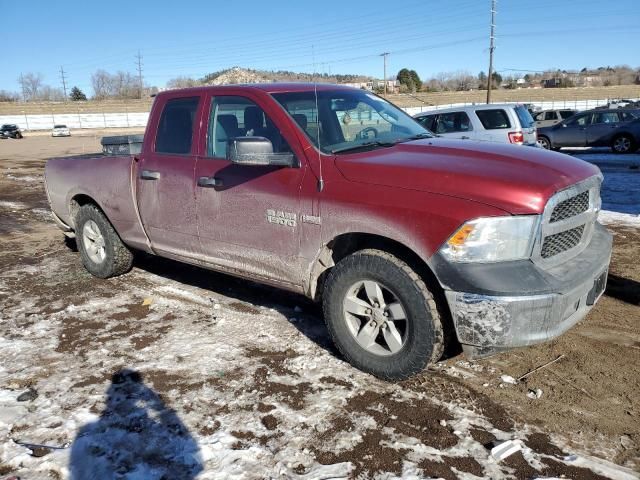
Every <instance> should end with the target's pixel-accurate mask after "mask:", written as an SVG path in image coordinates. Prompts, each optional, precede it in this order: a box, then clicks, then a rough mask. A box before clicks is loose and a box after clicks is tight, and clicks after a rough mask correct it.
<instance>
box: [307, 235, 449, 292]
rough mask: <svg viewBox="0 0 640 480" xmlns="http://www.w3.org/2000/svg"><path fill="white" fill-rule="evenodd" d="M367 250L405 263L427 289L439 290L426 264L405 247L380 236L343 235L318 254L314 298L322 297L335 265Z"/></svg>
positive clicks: (437, 283) (438, 285)
mask: <svg viewBox="0 0 640 480" xmlns="http://www.w3.org/2000/svg"><path fill="white" fill-rule="evenodd" d="M368 248H374V249H377V250H382V251H384V252H387V253H390V254H392V255H395V256H396V257H398V258H399V259H400V260H402V261H404V262H406V263H407V265H409V266H410V267H411V268H412V269H413V270H414V271H415V272H416V273H418V274H419V275H420V276H421V277H422V278H423V280H424V281H425V283H427V287H429V288H430V289H431V288H433V287H437V288H438V289H441V288H440V284H439V282H438V281H437V280H436V277H435V275H434V274H433V272H432V271H431V269H430V268H429V266H428V265H427V263H426V262H425V261H424V260H423V259H422V258H421V257H420V256H419V255H418V254H417V253H415V252H414V251H413V250H411V249H410V248H409V247H407V246H406V245H403V244H402V243H400V242H398V241H396V240H392V239H390V238H387V237H383V236H380V235H374V234H369V233H345V234H342V235H339V236H337V237H336V238H334V239H333V240H331V241H330V242H329V243H328V244H327V245H326V246H325V247H324V251H323V252H322V253H321V254H320V257H319V263H320V264H321V265H320V267H319V268H314V271H315V272H316V275H315V276H316V277H317V282H316V285H317V288H315V292H312V293H313V296H314V298H316V299H318V298H320V296H321V295H322V287H323V283H324V278H325V277H326V275H327V274H328V273H329V271H330V270H331V268H332V267H333V266H334V265H335V264H336V263H338V262H339V261H340V260H342V259H343V258H345V257H347V256H349V255H351V254H352V253H355V252H357V251H359V250H365V249H368ZM312 281H313V279H312Z"/></svg>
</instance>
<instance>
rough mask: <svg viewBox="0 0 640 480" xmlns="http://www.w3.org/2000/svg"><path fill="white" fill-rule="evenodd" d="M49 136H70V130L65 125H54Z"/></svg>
mask: <svg viewBox="0 0 640 480" xmlns="http://www.w3.org/2000/svg"><path fill="white" fill-rule="evenodd" d="M51 136H52V137H70V136H71V130H69V127H67V126H66V125H62V124H60V125H54V126H53V129H52V130H51Z"/></svg>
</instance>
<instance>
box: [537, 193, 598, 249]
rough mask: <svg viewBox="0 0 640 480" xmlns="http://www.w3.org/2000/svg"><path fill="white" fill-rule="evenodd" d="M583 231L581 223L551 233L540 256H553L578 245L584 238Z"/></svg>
mask: <svg viewBox="0 0 640 480" xmlns="http://www.w3.org/2000/svg"><path fill="white" fill-rule="evenodd" d="M588 193H589V192H587V194H588ZM559 205H560V204H559ZM583 233H584V225H580V226H578V227H575V228H572V229H570V230H565V231H564V232H560V233H556V234H554V235H549V236H548V237H546V238H545V239H544V243H543V244H542V250H541V251H540V256H541V257H542V258H549V257H553V256H554V255H557V254H559V253H562V252H565V251H567V250H569V249H571V248H573V247H575V246H577V245H578V244H579V243H580V240H582V234H583Z"/></svg>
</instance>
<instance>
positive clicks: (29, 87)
mask: <svg viewBox="0 0 640 480" xmlns="http://www.w3.org/2000/svg"><path fill="white" fill-rule="evenodd" d="M42 79H43V77H42V74H41V73H32V72H29V73H25V74H22V75H20V77H18V83H19V84H20V87H21V88H22V94H23V95H24V99H25V100H35V99H37V98H38V94H39V92H40V89H41V88H42Z"/></svg>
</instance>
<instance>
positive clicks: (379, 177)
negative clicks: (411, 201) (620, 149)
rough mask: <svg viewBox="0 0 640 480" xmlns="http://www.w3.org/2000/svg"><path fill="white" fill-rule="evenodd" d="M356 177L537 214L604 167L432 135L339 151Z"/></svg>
mask: <svg viewBox="0 0 640 480" xmlns="http://www.w3.org/2000/svg"><path fill="white" fill-rule="evenodd" d="M335 158H336V160H335V161H336V166H337V168H338V170H339V171H340V172H341V173H342V174H343V175H344V177H345V178H347V179H348V180H350V181H353V182H361V183H369V184H371V185H385V186H391V187H397V188H406V189H411V190H421V191H425V192H430V193H436V194H441V195H448V196H452V197H457V198H464V199H467V200H472V201H476V202H481V203H484V204H487V205H491V206H493V207H497V208H500V209H502V210H504V211H506V212H508V213H511V214H536V213H541V212H542V211H543V210H544V206H545V204H546V203H547V200H548V199H549V198H550V197H551V196H552V195H553V194H554V193H555V192H557V191H558V190H562V189H564V188H566V187H568V186H570V185H572V184H574V183H577V182H579V181H581V180H584V179H586V178H588V177H591V176H593V175H597V174H599V173H600V170H599V169H598V168H597V167H596V166H594V165H591V164H589V163H587V162H584V161H582V160H578V159H576V158H573V157H570V156H569V155H564V154H561V153H556V152H550V151H547V150H543V149H541V148H533V147H523V146H514V145H502V144H496V143H489V142H486V143H484V142H471V141H468V140H467V141H465V140H446V139H442V138H432V139H424V140H416V141H412V142H407V143H399V144H397V145H394V146H393V147H386V148H379V149H377V150H373V151H367V152H362V153H357V154H349V155H338V156H336V157H335Z"/></svg>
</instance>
